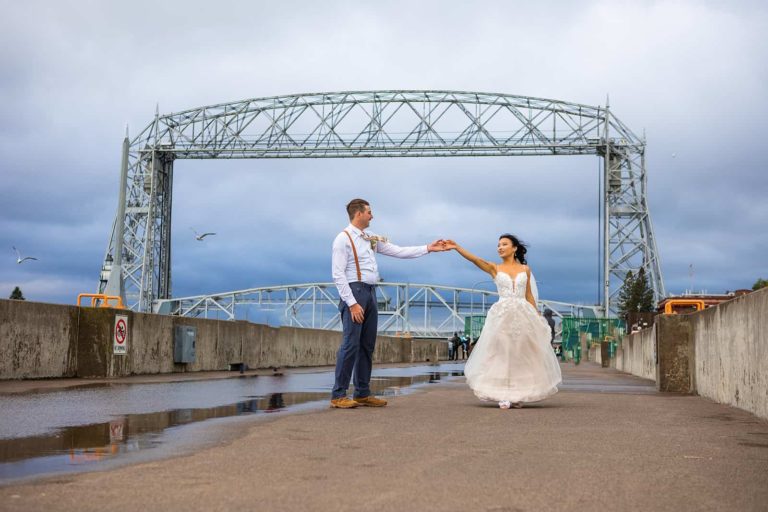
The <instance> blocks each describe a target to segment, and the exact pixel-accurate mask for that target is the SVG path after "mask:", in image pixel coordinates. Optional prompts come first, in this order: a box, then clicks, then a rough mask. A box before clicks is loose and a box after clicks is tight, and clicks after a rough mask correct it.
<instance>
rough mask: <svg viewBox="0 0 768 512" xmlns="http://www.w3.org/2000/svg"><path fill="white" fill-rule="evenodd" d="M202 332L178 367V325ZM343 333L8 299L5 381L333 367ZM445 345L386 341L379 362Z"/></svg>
mask: <svg viewBox="0 0 768 512" xmlns="http://www.w3.org/2000/svg"><path fill="white" fill-rule="evenodd" d="M116 315H127V317H128V333H127V339H126V341H125V345H126V354H125V355H116V354H114V353H113V337H114V334H113V330H114V328H115V316H116ZM177 325H183V326H192V327H195V328H196V329H197V334H196V341H195V356H196V357H195V360H194V362H192V363H187V364H177V363H174V354H173V348H174V342H173V335H174V327H175V326H177ZM340 343H341V334H340V333H339V332H335V331H325V330H319V329H299V328H294V327H281V328H274V327H269V326H267V325H261V324H253V323H249V322H232V321H225V320H205V319H196V318H180V317H173V316H165V315H153V314H143V313H133V312H130V311H126V310H116V309H102V308H79V307H76V306H63V305H56V304H42V303H35V302H28V301H13V300H0V379H28V378H52V377H120V376H125V375H141V374H157V373H172V372H185V371H210V370H227V369H229V367H230V365H231V364H239V363H244V364H246V365H247V366H248V367H250V368H268V367H271V366H277V367H301V366H327V365H333V364H335V362H336V351H337V350H338V347H339V344H340ZM447 357H448V349H447V344H446V343H445V342H444V341H442V340H422V339H411V338H400V337H390V336H379V338H378V342H377V344H376V351H375V352H374V362H376V363H408V362H426V361H430V362H435V361H438V360H440V359H447Z"/></svg>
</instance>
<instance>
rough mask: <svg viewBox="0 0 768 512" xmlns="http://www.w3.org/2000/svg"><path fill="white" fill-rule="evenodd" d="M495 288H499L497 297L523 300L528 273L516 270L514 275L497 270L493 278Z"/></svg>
mask: <svg viewBox="0 0 768 512" xmlns="http://www.w3.org/2000/svg"><path fill="white" fill-rule="evenodd" d="M493 280H494V282H495V283H496V288H497V289H498V290H499V297H500V298H502V299H515V298H516V299H523V300H525V290H526V288H527V285H528V274H526V273H525V272H524V271H523V272H518V273H517V274H516V275H515V277H512V276H511V275H509V274H507V273H506V272H504V271H501V270H499V271H498V272H496V277H495V278H494V279H493Z"/></svg>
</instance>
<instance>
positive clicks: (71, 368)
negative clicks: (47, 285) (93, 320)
mask: <svg viewBox="0 0 768 512" xmlns="http://www.w3.org/2000/svg"><path fill="white" fill-rule="evenodd" d="M76 372H77V308H76V307H75V306H58V305H53V304H42V303H35V302H26V301H15V300H0V379H35V378H45V377H71V376H74V375H75V373H76Z"/></svg>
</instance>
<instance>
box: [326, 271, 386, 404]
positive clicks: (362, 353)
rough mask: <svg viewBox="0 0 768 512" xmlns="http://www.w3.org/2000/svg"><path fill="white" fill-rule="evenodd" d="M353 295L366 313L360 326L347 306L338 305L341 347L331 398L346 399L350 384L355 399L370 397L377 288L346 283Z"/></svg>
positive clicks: (337, 357) (377, 313) (356, 283)
mask: <svg viewBox="0 0 768 512" xmlns="http://www.w3.org/2000/svg"><path fill="white" fill-rule="evenodd" d="M349 287H350V288H351V289H352V295H354V297H355V300H356V301H357V303H358V304H360V306H361V307H362V308H363V310H365V318H364V320H363V323H361V324H358V323H355V322H353V321H352V314H351V313H350V311H349V306H347V304H346V303H345V302H344V301H340V302H339V311H340V312H341V323H342V325H343V327H344V330H343V337H342V340H341V347H339V352H338V353H337V354H336V382H335V383H334V385H333V392H332V393H331V398H332V399H336V398H342V397H344V396H347V389H348V388H349V381H350V380H352V381H353V383H354V385H355V398H363V397H366V396H369V395H370V394H371V388H370V382H371V370H372V368H373V349H374V348H376V329H377V327H378V323H379V311H378V309H377V308H376V287H375V286H374V285H371V284H366V283H361V282H354V283H349Z"/></svg>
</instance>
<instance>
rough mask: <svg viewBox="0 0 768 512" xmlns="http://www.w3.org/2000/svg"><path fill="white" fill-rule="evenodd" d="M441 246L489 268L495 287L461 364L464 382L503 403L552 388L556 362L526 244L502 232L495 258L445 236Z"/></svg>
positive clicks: (533, 396)
mask: <svg viewBox="0 0 768 512" xmlns="http://www.w3.org/2000/svg"><path fill="white" fill-rule="evenodd" d="M445 247H446V248H447V249H455V250H456V251H457V252H458V253H459V254H461V255H462V256H463V257H464V258H466V259H467V260H469V261H471V262H472V263H474V264H475V265H477V266H478V267H479V268H480V269H481V270H483V271H485V272H487V273H489V274H490V275H491V276H492V277H493V281H494V283H496V287H497V288H498V290H499V301H498V302H497V303H496V304H494V305H493V306H491V309H490V310H489V311H488V315H487V317H486V319H485V325H484V326H483V331H482V334H481V335H480V338H479V339H478V340H477V344H476V345H475V348H474V349H473V350H472V353H471V354H470V356H469V360H468V361H467V363H466V365H465V366H464V375H465V376H466V378H467V384H468V385H469V387H470V388H471V389H472V391H474V393H475V395H476V396H477V397H478V398H480V399H481V400H489V401H497V402H498V403H499V407H500V408H502V409H508V408H510V407H514V408H520V407H522V404H523V402H535V401H538V400H543V399H544V398H547V397H548V396H550V395H553V394H555V393H557V384H559V383H560V382H561V381H562V377H561V375H560V365H559V364H558V362H557V358H556V357H555V354H554V352H553V350H552V346H551V345H550V336H551V331H550V328H549V324H547V321H546V320H545V319H544V318H543V317H542V316H540V315H539V312H538V310H537V309H536V299H535V298H534V294H535V293H536V290H535V286H536V281H535V279H533V277H532V276H531V269H530V268H529V267H528V266H527V265H526V261H525V253H526V252H527V248H526V247H525V244H523V243H522V242H521V241H520V240H518V239H517V237H515V236H514V235H510V234H504V235H501V236H500V237H499V245H498V253H499V256H500V257H501V263H500V264H494V263H490V262H488V261H485V260H483V259H482V258H479V257H477V256H475V255H474V254H472V253H470V252H469V251H467V250H466V249H464V248H463V247H461V246H460V245H459V244H457V243H456V242H454V241H453V240H448V241H446V245H445Z"/></svg>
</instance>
